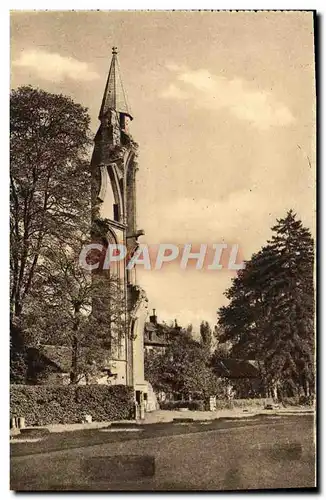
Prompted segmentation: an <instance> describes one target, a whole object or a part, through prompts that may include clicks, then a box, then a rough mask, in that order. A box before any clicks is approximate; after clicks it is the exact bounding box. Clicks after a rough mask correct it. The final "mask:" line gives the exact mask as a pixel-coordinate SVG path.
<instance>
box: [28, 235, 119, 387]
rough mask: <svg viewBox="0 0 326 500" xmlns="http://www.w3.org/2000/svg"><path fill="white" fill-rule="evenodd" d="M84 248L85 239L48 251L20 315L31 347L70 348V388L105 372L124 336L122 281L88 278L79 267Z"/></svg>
mask: <svg viewBox="0 0 326 500" xmlns="http://www.w3.org/2000/svg"><path fill="white" fill-rule="evenodd" d="M85 243H87V238H86V237H85V238H82V237H79V238H77V237H76V238H75V240H74V242H73V244H70V245H69V246H68V245H66V246H64V247H61V248H55V249H48V251H47V252H46V253H45V254H44V255H43V259H42V264H40V265H39V268H38V272H37V274H36V277H35V288H34V289H33V290H32V291H31V293H30V294H29V297H28V300H27V302H26V304H25V308H24V311H23V313H22V319H23V324H24V332H25V338H26V340H28V345H29V346H36V347H38V346H40V348H41V350H42V345H44V344H45V345H47V344H50V345H58V346H66V347H67V348H69V350H68V352H70V355H69V359H70V360H71V361H70V382H71V383H72V384H75V383H78V382H79V380H80V379H81V378H83V377H84V378H86V380H87V379H88V378H89V377H90V376H91V375H93V374H95V373H96V371H97V372H99V371H100V370H101V368H103V367H104V365H105V366H106V367H108V364H107V363H108V359H109V358H110V357H113V358H114V357H115V358H116V357H117V354H118V351H119V349H120V350H121V349H122V346H123V345H122V342H123V332H124V331H125V328H124V327H125V323H124V322H125V307H124V297H123V293H124V292H123V288H122V286H121V283H120V280H119V279H118V277H117V276H116V275H112V274H111V275H110V271H109V270H108V271H103V270H101V269H99V271H98V272H97V273H96V274H95V273H92V274H91V273H90V271H88V270H87V269H85V268H84V267H83V266H82V265H81V263H80V261H79V256H80V252H81V250H82V247H83V245H84V244H85ZM99 257H100V256H97V258H99ZM97 258H96V256H95V255H93V261H96V260H97ZM91 260H92V258H90V259H88V261H89V263H91ZM104 353H105V356H104ZM105 358H106V359H105Z"/></svg>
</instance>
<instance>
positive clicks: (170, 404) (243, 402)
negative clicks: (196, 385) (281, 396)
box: [160, 398, 273, 411]
mask: <svg viewBox="0 0 326 500" xmlns="http://www.w3.org/2000/svg"><path fill="white" fill-rule="evenodd" d="M270 403H273V399H272V398H252V399H249V398H248V399H231V400H229V399H217V400H216V409H217V410H229V409H230V410H232V409H233V408H248V407H252V406H258V407H262V408H263V407H264V406H265V405H266V404H270ZM205 406H206V405H205V402H204V401H201V400H199V401H164V402H162V403H160V408H161V410H174V409H178V408H188V410H197V411H198V410H199V411H200V410H204V409H205Z"/></svg>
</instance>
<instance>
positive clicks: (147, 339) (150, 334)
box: [144, 309, 181, 355]
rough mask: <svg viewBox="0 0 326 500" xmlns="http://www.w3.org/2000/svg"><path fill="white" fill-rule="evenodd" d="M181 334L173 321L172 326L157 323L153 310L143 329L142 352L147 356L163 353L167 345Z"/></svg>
mask: <svg viewBox="0 0 326 500" xmlns="http://www.w3.org/2000/svg"><path fill="white" fill-rule="evenodd" d="M180 332H181V326H179V325H178V324H177V321H176V320H175V323H174V326H169V325H167V324H166V323H158V321H157V315H156V311H155V309H153V314H152V315H151V316H150V317H149V322H147V323H145V327H144V351H145V353H146V354H147V355H151V354H152V353H163V352H165V350H166V348H167V346H168V345H169V343H170V342H171V341H172V340H173V339H175V338H176V336H177V335H179V334H180Z"/></svg>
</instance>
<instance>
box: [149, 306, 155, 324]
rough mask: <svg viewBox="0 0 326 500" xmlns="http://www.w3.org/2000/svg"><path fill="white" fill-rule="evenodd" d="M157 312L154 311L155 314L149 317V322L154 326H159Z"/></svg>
mask: <svg viewBox="0 0 326 500" xmlns="http://www.w3.org/2000/svg"><path fill="white" fill-rule="evenodd" d="M155 313H156V311H155V309H153V314H152V315H151V316H150V317H149V321H150V322H151V323H153V325H157V316H156V314H155Z"/></svg>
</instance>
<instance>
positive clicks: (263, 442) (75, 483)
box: [11, 415, 315, 491]
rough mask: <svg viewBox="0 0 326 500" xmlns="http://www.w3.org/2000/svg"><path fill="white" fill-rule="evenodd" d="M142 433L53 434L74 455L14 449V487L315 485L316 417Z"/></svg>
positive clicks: (158, 427) (43, 448) (153, 428)
mask: <svg viewBox="0 0 326 500" xmlns="http://www.w3.org/2000/svg"><path fill="white" fill-rule="evenodd" d="M140 427H141V430H140V431H139V432H135V433H133V432H126V431H123V430H121V431H120V432H117V433H112V432H109V429H102V430H101V429H96V430H88V431H85V430H84V431H83V439H84V440H83V439H81V437H80V440H79V443H80V446H79V445H78V437H77V435H76V434H77V432H76V433H71V432H69V433H68V432H67V433H62V434H61V435H60V434H52V435H51V439H53V440H56V441H60V438H61V439H62V438H63V437H64V436H65V437H66V439H68V437H67V436H70V438H71V439H72V437H73V435H75V437H76V438H77V439H75V440H71V446H68V447H66V449H65V447H64V442H65V441H62V442H61V445H60V446H61V448H60V449H57V450H53V451H51V441H50V438H49V439H48V440H47V441H46V442H44V443H33V444H32V443H30V444H27V443H25V444H18V443H17V444H15V445H14V446H13V447H12V458H11V488H12V489H14V490H16V491H31V490H32V491H37V490H43V491H44V490H50V491H54V490H55V491H61V490H65V491H67V490H70V491H72V490H88V491H90V490H97V491H98V490H100V491H108V490H119V491H121V490H122V491H128V490H138V491H148V490H152V491H153V490H156V491H171V490H173V491H186V490H199V489H204V490H230V489H265V488H272V489H274V488H312V487H314V486H315V449H314V417H313V415H302V416H299V415H292V416H280V415H277V416H273V415H270V416H261V417H253V418H250V417H249V418H247V419H245V420H241V421H240V420H238V421H236V420H232V421H227V420H224V422H223V420H218V421H214V422H197V423H196V422H194V423H189V424H187V423H185V424H164V423H163V424H162V423H161V424H160V423H158V424H153V425H148V426H146V425H145V426H138V428H140ZM80 432H81V431H80ZM87 434H88V439H87ZM95 436H96V439H97V442H96V444H95V442H94V439H95ZM66 442H67V441H66ZM73 444H74V447H73ZM33 446H34V447H35V449H34V452H32V453H30V452H31V451H32V450H31V448H32V447H33ZM24 448H25V449H24Z"/></svg>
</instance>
